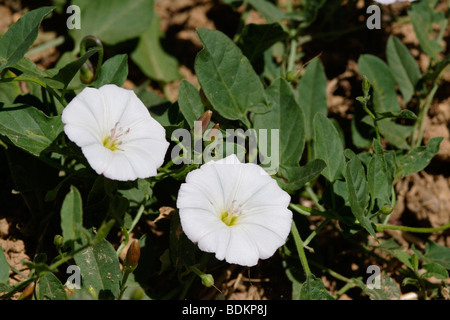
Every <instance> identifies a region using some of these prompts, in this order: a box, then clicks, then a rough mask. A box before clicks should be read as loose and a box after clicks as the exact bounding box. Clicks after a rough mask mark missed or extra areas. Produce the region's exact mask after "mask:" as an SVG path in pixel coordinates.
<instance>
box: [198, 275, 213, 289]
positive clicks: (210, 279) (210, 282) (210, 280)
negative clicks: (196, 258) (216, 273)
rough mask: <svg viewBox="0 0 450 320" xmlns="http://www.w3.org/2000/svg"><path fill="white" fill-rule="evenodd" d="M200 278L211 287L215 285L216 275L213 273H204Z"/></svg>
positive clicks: (206, 285)
mask: <svg viewBox="0 0 450 320" xmlns="http://www.w3.org/2000/svg"><path fill="white" fill-rule="evenodd" d="M200 279H201V280H202V284H203V285H204V286H205V287H207V288H210V287H212V286H214V277H213V276H212V274H209V273H204V274H202V275H201V276H200Z"/></svg>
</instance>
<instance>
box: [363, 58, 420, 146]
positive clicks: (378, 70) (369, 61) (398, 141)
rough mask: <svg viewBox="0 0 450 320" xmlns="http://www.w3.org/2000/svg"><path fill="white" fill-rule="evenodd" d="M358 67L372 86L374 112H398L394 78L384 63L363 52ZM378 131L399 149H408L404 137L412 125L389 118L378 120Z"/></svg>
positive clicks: (409, 131)
mask: <svg viewBox="0 0 450 320" xmlns="http://www.w3.org/2000/svg"><path fill="white" fill-rule="evenodd" d="M358 68H359V72H360V74H361V75H365V76H366V77H367V79H368V80H369V82H370V84H371V85H372V87H373V98H372V102H373V108H374V110H375V112H376V113H377V114H378V113H383V112H400V111H401V108H400V105H399V103H398V101H397V92H396V90H395V80H394V77H393V76H392V73H391V71H390V69H389V67H388V66H387V65H386V63H385V62H384V61H383V60H381V59H380V58H378V57H376V56H373V55H370V54H363V55H361V56H360V58H359V60H358ZM378 127H379V129H380V133H381V134H382V135H383V136H384V137H385V138H386V139H387V140H388V141H389V142H390V143H391V144H393V145H394V146H396V147H398V148H400V149H408V148H409V145H408V144H407V143H406V138H407V137H408V136H409V135H410V134H411V132H412V127H410V126H403V125H400V124H396V123H395V122H394V121H392V120H391V119H383V120H380V121H378Z"/></svg>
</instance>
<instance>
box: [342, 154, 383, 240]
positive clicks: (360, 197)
mask: <svg viewBox="0 0 450 320" xmlns="http://www.w3.org/2000/svg"><path fill="white" fill-rule="evenodd" d="M344 175H345V182H346V186H347V193H348V201H349V204H350V208H351V209H352V213H353V215H354V216H355V218H356V220H358V221H359V223H360V224H361V226H362V227H363V228H364V229H366V231H367V232H369V234H370V235H372V236H373V237H374V238H375V239H376V238H377V237H376V235H375V231H374V229H373V226H372V224H371V222H370V220H369V219H368V218H367V216H366V215H365V213H366V208H367V205H368V201H369V190H368V185H367V180H366V175H365V172H364V167H363V165H362V163H361V161H360V160H359V159H358V157H357V156H354V157H352V158H351V159H350V161H348V162H347V164H346V166H345V171H344Z"/></svg>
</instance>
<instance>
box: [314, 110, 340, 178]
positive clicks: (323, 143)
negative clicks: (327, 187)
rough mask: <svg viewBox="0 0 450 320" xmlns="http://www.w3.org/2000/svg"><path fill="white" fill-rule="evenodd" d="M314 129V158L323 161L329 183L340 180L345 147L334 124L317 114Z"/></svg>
mask: <svg viewBox="0 0 450 320" xmlns="http://www.w3.org/2000/svg"><path fill="white" fill-rule="evenodd" d="M313 127H314V158H315V159H322V160H323V161H324V162H325V164H326V168H325V169H324V170H323V171H322V175H323V176H324V177H325V178H327V180H328V181H330V182H333V181H334V180H336V179H338V178H339V177H340V176H341V174H342V170H343V168H344V164H345V158H344V147H343V146H342V143H341V140H340V137H339V133H338V131H337V129H336V127H335V126H334V125H333V122H332V121H331V120H330V119H328V118H327V117H326V116H325V115H323V114H322V113H316V115H315V117H314V121H313Z"/></svg>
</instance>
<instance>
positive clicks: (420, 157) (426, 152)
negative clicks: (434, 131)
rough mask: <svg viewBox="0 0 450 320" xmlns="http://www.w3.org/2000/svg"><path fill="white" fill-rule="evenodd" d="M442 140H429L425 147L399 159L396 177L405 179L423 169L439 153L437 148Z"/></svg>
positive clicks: (436, 138)
mask: <svg viewBox="0 0 450 320" xmlns="http://www.w3.org/2000/svg"><path fill="white" fill-rule="evenodd" d="M443 139H444V138H443V137H434V138H431V139H430V140H429V141H428V144H427V145H426V146H420V147H417V148H414V149H413V150H411V151H410V152H408V153H407V154H405V155H404V156H402V157H401V158H399V160H398V162H397V165H398V168H397V173H396V175H397V176H403V177H405V176H407V175H409V174H412V173H415V172H419V171H421V170H423V169H425V168H426V167H427V166H428V164H429V163H430V161H431V159H432V158H433V157H434V156H435V155H436V154H437V153H438V152H439V146H440V144H441V142H442V140H443Z"/></svg>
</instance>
